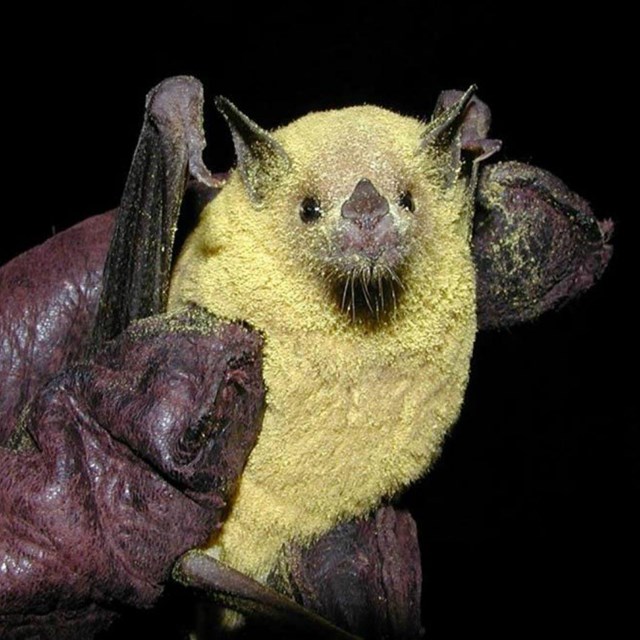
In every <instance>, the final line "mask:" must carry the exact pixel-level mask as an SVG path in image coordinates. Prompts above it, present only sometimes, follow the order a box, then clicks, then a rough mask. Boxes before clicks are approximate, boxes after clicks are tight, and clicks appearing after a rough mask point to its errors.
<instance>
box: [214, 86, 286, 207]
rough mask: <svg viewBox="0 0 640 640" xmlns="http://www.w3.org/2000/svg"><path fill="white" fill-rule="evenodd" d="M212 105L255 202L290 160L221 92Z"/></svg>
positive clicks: (263, 131)
mask: <svg viewBox="0 0 640 640" xmlns="http://www.w3.org/2000/svg"><path fill="white" fill-rule="evenodd" d="M216 107H218V111H220V113H221V114H222V115H223V116H224V118H225V120H226V121H227V124H228V125H229V128H230V129H231V135H232V137H233V144H234V146H235V149H236V158H237V162H238V169H239V171H240V175H241V176H242V180H243V181H244V184H245V187H246V189H247V191H248V192H249V196H250V197H251V199H252V200H253V201H254V202H256V203H259V202H261V201H262V199H263V198H264V197H265V195H266V194H267V193H268V191H269V190H270V189H272V188H273V187H274V185H275V184H276V183H277V182H278V180H279V178H280V177H281V176H282V174H283V173H285V172H286V171H287V169H288V168H289V166H290V165H291V162H290V160H289V156H288V155H287V153H286V152H285V150H284V149H283V148H282V146H281V145H280V143H279V142H277V141H276V140H275V138H274V137H273V136H272V135H270V134H269V132H268V131H265V130H264V129H262V128H260V127H259V126H258V125H257V124H256V123H255V122H253V120H251V119H250V118H248V117H247V116H245V115H244V113H242V112H241V111H240V110H239V109H238V108H237V107H236V106H235V105H234V104H233V103H232V102H230V101H229V100H227V99H226V98H224V97H222V96H218V97H217V98H216Z"/></svg>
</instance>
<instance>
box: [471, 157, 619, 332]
mask: <svg viewBox="0 0 640 640" xmlns="http://www.w3.org/2000/svg"><path fill="white" fill-rule="evenodd" d="M477 205H478V207H477V211H476V218H475V221H474V233H473V253H474V258H475V263H476V270H477V276H478V280H477V282H478V325H479V327H480V328H481V329H486V328H492V327H505V326H509V325H513V324H517V323H518V322H523V321H527V320H532V319H533V318H535V317H537V316H539V315H540V314H542V313H544V312H545V311H547V310H549V309H552V308H554V307H557V306H559V305H561V304H564V303H565V302H568V301H569V300H571V299H572V298H574V297H576V296H577V295H579V294H581V293H582V292H584V291H586V290H587V289H588V288H589V287H591V286H592V285H593V284H594V283H595V281H596V280H597V279H598V278H599V277H600V276H601V275H602V273H603V272H604V270H605V268H606V266H607V264H608V262H609V259H610V257H611V254H612V247H611V245H610V244H608V240H609V238H610V236H611V233H612V231H613V223H612V222H611V221H609V220H605V221H603V222H600V221H598V220H596V218H595V216H594V215H593V212H592V210H591V208H590V206H589V204H588V203H587V202H586V201H585V200H584V199H583V198H581V197H580V196H578V195H577V194H575V193H573V192H572V191H571V190H570V189H569V188H568V187H567V186H566V185H565V184H564V183H563V182H562V181H561V180H559V179H558V178H556V177H555V176H554V175H552V174H551V173H549V172H548V171H544V170H542V169H538V168H537V167H532V166H530V165H527V164H524V163H522V162H502V163H498V164H495V165H489V166H487V167H484V168H483V169H482V171H481V174H480V180H479V183H478V196H477Z"/></svg>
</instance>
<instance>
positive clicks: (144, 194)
mask: <svg viewBox="0 0 640 640" xmlns="http://www.w3.org/2000/svg"><path fill="white" fill-rule="evenodd" d="M203 100H204V98H203V90H202V85H201V84H200V82H199V81H198V80H196V79H195V78H192V77H188V76H176V77H173V78H168V79H167V80H164V81H163V82H161V83H160V84H159V85H157V86H156V87H154V88H153V89H152V90H151V91H150V92H149V94H148V95H147V102H146V109H145V115H144V122H143V125H142V131H141V133H140V138H139V140H138V145H137V147H136V150H135V154H134V157H133V161H132V163H131V168H130V170H129V175H128V177H127V182H126V185H125V188H124V192H123V195H122V200H121V202H120V207H119V209H118V217H117V220H116V226H115V230H114V233H113V237H112V240H111V246H110V248H109V254H108V256H107V261H106V264H105V269H104V276H103V289H102V294H101V297H100V303H99V307H98V314H97V317H96V321H95V325H94V330H93V336H92V345H91V349H92V350H94V351H95V349H97V348H99V346H100V345H101V344H102V343H103V342H104V341H106V340H109V339H111V338H113V337H114V336H116V335H118V334H119V333H120V332H121V331H122V330H123V329H125V328H126V327H127V326H128V325H129V323H130V322H132V321H133V320H136V319H140V318H145V317H147V316H151V315H154V314H157V313H162V312H163V311H165V310H166V305H167V296H168V292H169V281H170V272H171V258H172V250H173V241H174V236H175V232H176V226H177V220H178V214H179V213H180V206H181V204H182V200H183V197H184V194H185V189H186V186H187V181H188V180H189V178H191V179H192V181H193V183H195V184H194V185H193V187H192V188H193V189H194V190H195V191H197V192H198V193H199V195H200V198H202V197H205V198H206V197H207V195H208V194H212V193H213V192H214V191H215V189H216V186H217V181H216V179H215V178H214V177H213V176H211V174H210V173H209V171H208V170H207V169H206V167H205V166H204V164H203V162H202V151H203V149H204V147H205V145H206V142H205V137H204V131H203V128H202V108H203Z"/></svg>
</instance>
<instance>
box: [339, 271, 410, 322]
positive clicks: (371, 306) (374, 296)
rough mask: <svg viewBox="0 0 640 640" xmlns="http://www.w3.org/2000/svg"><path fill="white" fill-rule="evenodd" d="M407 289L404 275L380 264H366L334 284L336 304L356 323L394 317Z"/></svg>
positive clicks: (348, 272)
mask: <svg viewBox="0 0 640 640" xmlns="http://www.w3.org/2000/svg"><path fill="white" fill-rule="evenodd" d="M403 292H404V285H403V283H402V278H401V273H400V272H399V271H398V270H396V269H394V268H393V267H391V266H389V265H388V264H385V263H384V262H381V261H377V260H373V259H370V260H367V261H365V262H364V264H361V265H358V266H356V267H354V268H352V269H350V270H349V271H347V273H346V274H344V276H342V277H340V278H338V279H337V281H336V283H335V296H336V302H337V304H338V305H339V306H340V310H341V312H342V313H344V314H345V315H346V316H348V317H349V318H350V319H351V320H352V321H353V322H356V321H366V322H382V321H384V320H386V319H388V318H389V317H390V316H393V315H395V313H396V312H397V310H398V306H399V304H400V302H401V298H402V294H403Z"/></svg>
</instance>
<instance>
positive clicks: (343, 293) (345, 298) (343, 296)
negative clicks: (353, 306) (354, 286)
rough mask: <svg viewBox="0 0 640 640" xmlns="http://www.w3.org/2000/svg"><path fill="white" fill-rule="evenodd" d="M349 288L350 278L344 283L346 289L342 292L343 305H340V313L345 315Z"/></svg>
mask: <svg viewBox="0 0 640 640" xmlns="http://www.w3.org/2000/svg"><path fill="white" fill-rule="evenodd" d="M348 288H349V276H347V279H346V280H345V281H344V289H343V290H342V304H341V305H340V311H341V312H342V313H344V309H345V303H346V301H347V289H348Z"/></svg>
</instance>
